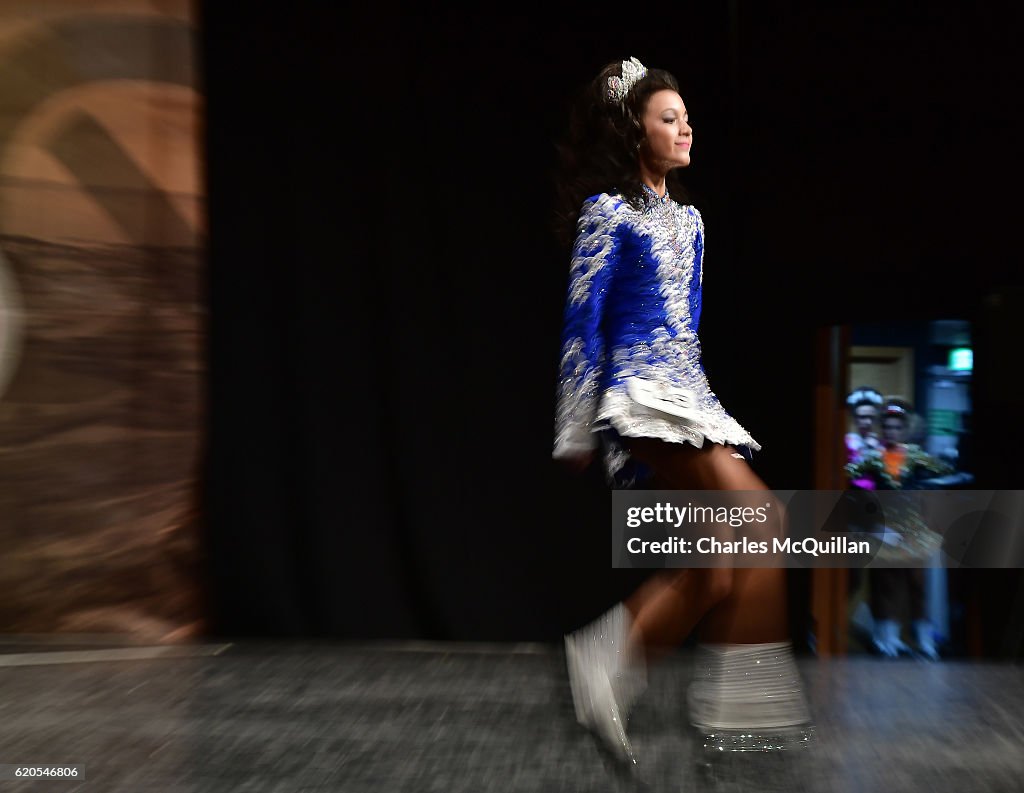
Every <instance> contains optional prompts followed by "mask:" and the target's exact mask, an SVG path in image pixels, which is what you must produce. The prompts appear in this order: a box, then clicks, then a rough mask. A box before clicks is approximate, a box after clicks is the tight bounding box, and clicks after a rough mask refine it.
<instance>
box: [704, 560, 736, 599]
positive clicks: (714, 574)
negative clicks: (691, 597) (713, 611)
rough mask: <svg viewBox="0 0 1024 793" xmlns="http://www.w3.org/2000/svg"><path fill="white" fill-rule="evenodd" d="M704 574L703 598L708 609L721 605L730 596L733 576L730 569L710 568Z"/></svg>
mask: <svg viewBox="0 0 1024 793" xmlns="http://www.w3.org/2000/svg"><path fill="white" fill-rule="evenodd" d="M704 572H705V582H704V584H705V585H704V596H705V597H706V598H707V601H708V606H709V607H710V606H714V605H716V604H718V603H721V602H722V601H723V600H725V599H726V598H727V597H729V595H731V594H732V590H733V583H734V575H733V570H732V568H731V567H712V568H708V569H707V570H705V571H704Z"/></svg>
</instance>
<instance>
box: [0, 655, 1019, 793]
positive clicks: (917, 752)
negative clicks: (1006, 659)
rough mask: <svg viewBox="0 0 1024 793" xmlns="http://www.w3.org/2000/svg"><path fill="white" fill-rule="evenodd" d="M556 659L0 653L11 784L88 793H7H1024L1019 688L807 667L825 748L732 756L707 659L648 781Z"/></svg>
mask: <svg viewBox="0 0 1024 793" xmlns="http://www.w3.org/2000/svg"><path fill="white" fill-rule="evenodd" d="M563 663H564V662H563V657H562V652H561V648H560V647H552V646H546V645H470V644H433V643H402V644H372V645H371V644H358V645H357V644H258V643H241V644H202V645H192V646H164V647H146V646H139V645H130V646H114V645H113V643H111V642H109V641H107V642H104V641H102V640H97V641H94V642H92V644H86V643H82V642H78V641H74V640H68V639H63V640H61V641H60V642H59V644H58V643H57V642H45V641H41V640H37V641H34V642H31V643H29V642H27V641H26V642H25V643H21V644H19V643H18V642H16V641H13V640H12V639H11V638H10V637H8V638H7V639H6V640H5V641H4V642H3V644H2V646H0V747H2V750H0V764H8V765H10V764H43V763H46V764H64V765H70V764H78V765H80V766H82V767H84V773H85V779H84V781H69V780H50V779H47V780H38V781H34V782H0V791H2V790H6V789H8V788H9V789H10V790H12V791H25V790H41V791H42V790H45V791H48V792H52V793H57V792H59V793H70V792H71V791H102V793H115V791H132V792H133V793H138V792H139V791H160V792H161V793H185V792H186V791H187V792H188V793H199V792H206V791H209V793H221V792H222V791H223V792H224V793H226V792H227V791H233V792H235V791H237V792H239V793H241V792H243V791H252V792H253V793H256V791H280V792H281V793H298V792H299V791H346V793H358V792H361V791H387V793H395V792H396V791H438V792H439V793H440V792H441V791H445V792H447V791H467V792H469V791H472V793H484V792H485V791H492V790H493V791H523V792H524V793H525V792H526V791H544V792H545V793H547V792H548V791H559V792H561V791H609V790H672V791H704V790H715V791H739V790H758V791H766V790H782V789H785V790H788V791H794V793H796V792H797V791H864V792H865V793H868V792H870V793H874V791H886V793H895V792H896V791H927V792H928V793H945V792H946V791H950V792H951V793H952V791H956V792H957V793H961V792H962V791H1006V792H1007V793H1011V791H1012V792H1013V793H1019V791H1021V790H1022V789H1024V668H1022V667H1021V666H1013V665H1010V664H992V663H937V664H926V663H922V662H917V661H881V660H877V659H873V658H856V659H843V660H832V661H822V660H817V659H814V658H806V659H801V661H800V668H801V671H802V673H803V675H804V679H805V681H806V684H807V693H808V698H809V700H810V702H811V707H812V709H813V712H814V716H815V721H816V724H817V730H818V740H817V742H816V743H815V745H813V746H812V747H811V748H809V749H805V750H799V751H795V752H789V753H783V754H782V755H772V756H764V755H759V756H758V755H745V756H742V757H740V756H735V755H734V756H732V757H729V758H724V759H723V760H722V761H721V762H720V763H719V764H718V765H716V766H715V767H714V768H713V769H712V771H711V772H710V773H708V771H707V769H706V768H703V767H702V766H701V765H700V764H699V763H698V762H697V759H698V754H699V753H698V752H696V750H695V744H694V740H693V737H692V736H691V735H690V734H689V732H688V731H687V728H686V720H685V705H684V702H685V699H684V695H685V690H686V686H687V684H688V682H689V679H690V675H691V671H692V659H691V657H690V655H689V654H688V653H685V652H682V653H679V654H678V655H676V656H674V657H672V658H670V659H668V660H667V661H665V662H664V663H663V664H661V665H660V666H658V667H656V668H655V669H654V670H653V671H652V674H651V681H650V682H651V686H650V689H649V690H648V692H647V695H646V696H645V697H644V699H643V700H642V701H641V703H640V705H639V706H638V707H637V709H636V710H635V712H634V713H633V716H632V718H631V720H630V729H629V732H630V735H631V736H632V737H633V740H634V744H635V749H636V751H637V754H638V756H639V758H640V760H641V761H642V763H643V768H642V778H641V779H639V780H637V779H633V778H629V777H625V776H622V775H617V774H616V773H614V770H613V769H611V768H610V767H609V766H608V765H607V764H606V761H605V759H604V758H603V756H602V755H601V754H600V753H599V752H598V751H597V749H596V748H595V745H594V743H593V741H592V740H591V738H590V737H589V736H588V735H587V734H586V733H584V732H583V730H582V729H581V728H580V727H579V726H578V725H577V724H576V723H575V720H574V718H573V712H572V705H571V701H570V699H569V692H568V686H567V683H566V680H565V673H564V666H563Z"/></svg>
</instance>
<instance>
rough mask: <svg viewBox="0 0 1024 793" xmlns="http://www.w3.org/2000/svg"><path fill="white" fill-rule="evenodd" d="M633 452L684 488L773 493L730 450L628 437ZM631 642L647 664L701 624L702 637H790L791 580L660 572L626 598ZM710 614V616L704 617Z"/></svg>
mask: <svg viewBox="0 0 1024 793" xmlns="http://www.w3.org/2000/svg"><path fill="white" fill-rule="evenodd" d="M626 441H627V444H628V446H629V450H630V453H631V454H632V455H633V456H635V457H636V458H637V459H638V460H640V461H641V462H643V463H645V464H646V465H648V466H649V467H650V468H652V469H653V470H654V471H655V472H656V475H657V476H658V478H659V479H660V480H661V481H662V482H663V483H665V484H666V485H667V486H668V487H671V488H673V489H677V490H733V491H748V492H749V491H767V490H768V488H767V486H766V485H765V484H764V482H762V481H761V479H760V478H759V477H758V476H757V475H756V474H755V473H754V472H753V471H752V470H751V469H750V467H749V466H748V465H747V463H746V461H745V460H743V459H742V458H739V457H737V456H736V452H735V451H734V450H733V449H731V448H730V447H726V446H721V445H718V444H708V445H706V446H705V447H704V448H702V449H697V448H695V447H691V446H686V445H681V444H668V443H664V442H662V441H658V440H654V439H650V438H630V439H626ZM626 607H627V608H628V609H629V611H630V613H631V614H632V616H633V625H632V629H631V633H630V641H631V642H632V643H634V645H635V646H642V647H643V648H644V652H645V655H646V658H647V660H648V661H650V660H655V659H657V658H658V657H660V656H661V655H664V654H665V653H666V652H669V651H671V650H672V649H673V648H674V647H676V646H677V645H678V644H679V643H680V642H681V641H682V640H683V639H685V638H686V636H688V635H689V634H690V632H691V631H692V630H693V629H694V627H695V626H696V625H697V623H698V622H700V621H701V620H702V618H704V621H703V624H702V626H701V640H702V641H705V642H714V643H734V644H748V643H750V644H753V643H759V642H771V641H780V640H784V639H787V638H788V635H789V630H788V624H787V610H786V575H785V570H783V569H778V568H755V569H735V570H733V569H729V568H721V569H719V568H702V569H696V568H695V569H686V570H678V571H673V572H670V573H662V574H658V575H655V576H654V577H653V578H652V579H650V580H649V581H647V582H646V583H645V584H644V585H643V586H641V587H640V588H639V589H638V590H637V591H636V592H635V593H634V594H633V595H632V596H631V597H630V598H629V599H627V601H626ZM705 616H706V618H705Z"/></svg>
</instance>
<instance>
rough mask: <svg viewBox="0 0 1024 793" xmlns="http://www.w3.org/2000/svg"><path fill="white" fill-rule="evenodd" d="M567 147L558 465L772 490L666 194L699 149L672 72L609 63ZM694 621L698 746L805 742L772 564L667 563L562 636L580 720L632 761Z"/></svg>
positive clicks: (698, 252) (670, 482)
mask: <svg viewBox="0 0 1024 793" xmlns="http://www.w3.org/2000/svg"><path fill="white" fill-rule="evenodd" d="M569 137H570V140H569V143H568V145H567V146H566V147H564V149H563V152H562V154H563V163H562V166H563V169H562V181H561V183H560V190H561V197H562V199H563V202H564V204H565V211H564V213H563V218H564V220H565V221H566V223H567V227H568V228H567V234H566V236H567V238H569V239H571V238H573V237H574V243H573V247H572V265H571V271H570V279H569V294H568V300H567V306H566V311H565V327H564V332H563V339H562V342H563V346H562V359H561V373H560V381H559V394H558V409H557V419H556V440H555V447H554V457H555V458H556V459H559V460H563V461H566V462H567V463H568V464H569V465H571V467H573V468H575V469H577V470H579V469H582V468H585V467H586V466H587V465H588V464H589V463H590V462H591V461H592V460H593V457H594V454H595V452H596V450H597V448H598V447H599V446H602V447H603V449H604V452H605V454H604V458H605V464H606V467H607V471H608V473H609V475H610V476H611V477H622V476H624V475H629V476H635V474H636V473H637V471H638V470H642V469H646V470H647V471H649V472H651V473H653V475H654V476H655V477H656V478H657V480H659V481H660V483H661V484H662V485H664V486H665V487H666V488H671V489H679V490H734V491H765V490H767V488H766V486H765V485H764V483H763V482H761V480H760V479H759V478H758V477H757V476H756V475H755V474H754V473H753V472H752V470H751V469H750V468H749V467H748V465H747V463H746V461H745V460H744V457H743V455H741V454H740V453H739V452H738V451H737V448H739V449H743V450H744V451H746V452H747V453H749V450H757V449H759V448H760V447H759V446H758V444H757V443H756V442H755V441H754V439H753V438H752V437H751V436H750V434H749V433H748V432H747V431H746V430H745V429H744V428H743V427H741V426H740V425H739V423H737V422H736V420H735V419H733V418H732V417H731V416H730V415H729V414H728V413H726V411H725V410H724V409H723V408H722V406H721V404H720V403H719V401H718V399H717V397H716V396H715V394H714V393H713V392H712V391H711V389H710V387H709V385H708V382H707V379H706V377H705V374H704V370H703V367H702V365H701V356H700V343H699V340H698V338H697V325H698V322H699V320H700V311H701V285H702V280H703V279H702V276H703V272H702V270H703V264H704V225H703V221H702V220H701V216H700V213H699V212H698V211H697V209H696V208H695V207H693V206H689V205H687V204H683V203H679V202H677V201H676V200H675V199H674V196H679V197H681V196H682V195H683V192H682V189H681V186H680V185H679V183H678V180H677V170H678V169H680V168H684V167H686V166H687V165H689V164H690V157H691V147H692V145H693V129H692V128H691V126H690V124H689V118H688V115H687V109H686V105H685V104H684V103H683V100H682V98H681V97H680V95H679V90H678V84H677V83H676V80H675V78H674V77H673V76H672V75H671V74H669V73H668V72H665V71H661V70H649V69H647V68H646V67H644V66H643V64H641V63H640V62H639V61H638V60H636V59H635V58H631V59H630V60H628V61H623V62H621V63H613V64H610V65H608V66H606V67H605V68H604V69H603V70H602V71H601V73H600V74H599V75H598V76H597V78H596V79H595V80H594V81H593V83H592V84H591V86H590V88H589V90H588V91H587V93H586V94H585V96H584V99H583V102H582V104H581V106H580V107H579V108H578V109H577V111H576V114H575V116H574V119H573V123H572V126H571V130H570V136H569ZM581 206H582V209H581V208H580V207H581ZM570 229H571V230H570ZM652 394H654V395H655V397H656V399H655V400H653V401H652V399H651V398H650V397H651V395H652ZM658 400H660V401H658ZM669 403H674V405H670V406H669V407H661V408H659V407H658V406H659V405H662V406H665V405H666V404H669ZM652 405H654V406H655V407H653V408H652V407H651V406H652ZM637 463H639V464H640V467H639V468H638V466H637ZM698 622H700V623H701V632H700V639H701V641H702V647H701V650H702V652H701V663H700V665H699V674H698V678H699V680H698V683H696V684H695V685H694V686H691V689H690V692H689V704H690V717H691V721H692V722H693V723H694V724H695V725H696V726H697V727H698V728H699V730H700V731H702V732H703V733H704V735H705V736H706V745H707V743H709V742H710V743H713V744H717V746H718V748H737V749H747V748H769V747H773V746H781V745H783V744H786V745H788V743H789V742H790V741H795V742H797V743H799V742H802V741H805V740H806V739H807V738H808V737H809V735H810V728H809V726H808V725H809V717H808V713H807V708H806V703H805V701H804V698H803V694H802V689H801V686H800V681H799V675H798V673H797V670H796V667H795V664H794V662H793V658H792V650H791V646H790V643H789V629H788V625H787V620H786V590H785V570H783V569H778V568H761V569H730V568H727V567H726V568H722V567H719V568H710V569H688V570H681V571H673V572H664V571H663V572H661V573H659V574H656V575H655V576H654V577H653V578H651V579H650V580H649V581H647V582H646V583H645V584H644V585H643V586H641V587H640V589H639V590H638V591H636V592H635V593H634V594H633V595H632V596H631V597H630V598H628V600H627V602H626V603H624V604H621V603H620V604H618V605H616V606H615V607H614V608H612V609H611V610H610V611H609V612H608V613H606V614H605V615H603V616H602V617H600V618H598V619H597V620H596V621H595V622H594V623H592V624H591V625H588V626H586V627H584V628H581V629H580V630H578V631H576V632H575V633H573V634H571V635H569V636H567V637H566V655H567V663H568V668H569V676H570V683H571V686H572V692H573V700H574V705H575V708H576V716H577V719H578V720H579V722H580V723H581V724H583V725H584V726H585V727H587V728H589V729H590V730H592V731H593V732H594V733H595V734H596V735H597V736H598V737H599V738H600V739H601V740H602V741H603V742H604V744H605V745H606V746H607V747H608V748H609V749H611V750H612V751H613V752H615V754H616V755H617V756H618V757H619V758H621V759H622V760H624V761H626V762H628V763H635V762H636V758H635V756H634V754H633V751H632V747H631V745H630V742H629V739H628V737H627V736H626V732H625V720H626V718H627V717H628V711H629V709H630V707H631V706H632V705H633V703H634V702H635V700H636V699H637V697H638V696H639V695H640V693H641V692H642V691H643V689H644V687H645V682H646V667H647V665H648V664H649V663H650V662H651V661H653V660H655V659H656V658H658V657H659V656H661V655H662V654H664V653H665V652H666V651H668V650H670V649H671V648H673V647H674V646H676V645H678V644H679V643H680V642H681V641H682V640H683V639H685V638H686V636H687V635H688V634H689V633H690V632H691V631H692V630H693V629H694V627H695V626H696V625H697V624H698Z"/></svg>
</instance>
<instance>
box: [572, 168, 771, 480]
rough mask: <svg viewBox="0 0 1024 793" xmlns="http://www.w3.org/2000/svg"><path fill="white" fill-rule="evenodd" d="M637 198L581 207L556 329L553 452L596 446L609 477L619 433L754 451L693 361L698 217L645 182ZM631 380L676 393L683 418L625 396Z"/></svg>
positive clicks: (620, 451) (600, 199)
mask: <svg viewBox="0 0 1024 793" xmlns="http://www.w3.org/2000/svg"><path fill="white" fill-rule="evenodd" d="M641 203H642V206H641V208H640V209H639V210H638V209H636V208H635V207H634V206H632V205H631V204H630V203H629V202H628V201H626V199H625V198H623V197H622V195H620V194H616V193H611V194H609V193H602V194H601V195H597V196H593V197H591V198H588V199H587V200H586V201H585V202H584V205H583V209H582V211H581V213H580V218H579V222H578V224H577V237H576V243H575V245H574V246H573V254H572V267H571V270H570V275H569V294H568V299H567V301H566V309H565V326H564V330H563V333H562V359H561V372H560V377H559V389H558V408H557V418H556V426H555V446H554V453H553V456H554V457H555V458H556V459H557V458H565V457H572V456H574V455H577V454H579V453H581V452H589V451H591V450H595V449H596V448H597V447H598V446H600V445H602V443H601V441H603V446H604V449H605V464H606V467H607V470H608V474H609V476H613V475H615V474H616V473H617V472H618V471H619V469H621V468H622V467H623V465H625V463H626V462H628V455H627V453H626V451H625V449H624V447H623V445H622V444H621V443H620V442H619V441H618V438H619V437H620V436H628V437H649V438H660V439H662V440H664V441H669V442H671V443H690V444H693V445H694V446H697V447H698V448H699V447H702V446H703V445H704V442H705V441H710V442H713V443H721V444H727V445H732V446H737V447H741V448H744V449H745V450H753V451H756V450H758V449H760V448H761V447H760V445H759V444H758V443H757V442H756V441H755V440H754V439H753V438H752V437H751V436H750V433H748V432H747V431H746V430H745V429H744V428H743V427H741V426H740V425H739V423H738V422H737V421H736V420H735V419H734V418H733V417H732V416H730V415H729V414H728V413H726V412H725V409H724V408H723V407H722V406H721V404H720V403H719V401H718V398H717V397H716V396H715V394H714V392H712V390H711V387H710V386H709V385H708V381H707V377H706V376H705V374H704V368H703V366H702V364H701V352H700V340H699V339H698V338H697V326H698V323H699V322H700V309H701V284H702V281H703V278H702V276H703V269H702V267H703V262H704V223H703V221H702V220H701V216H700V213H699V212H698V211H697V209H696V208H695V207H692V206H683V205H680V204H677V203H676V202H675V201H673V200H672V199H671V198H670V197H669V196H668V194H667V193H666V195H665V196H664V197H659V196H658V195H657V194H656V193H655V192H654V191H653V190H651V189H650V188H648V187H646V186H645V188H644V194H643V198H642V202H641ZM630 378H642V379H643V380H645V381H649V382H653V383H655V384H658V386H659V387H662V386H663V387H668V388H683V389H686V390H687V391H688V392H689V393H690V394H692V396H693V398H694V409H693V411H691V413H690V414H689V415H688V416H687V418H685V419H684V418H679V417H677V416H673V415H667V414H665V413H660V412H658V411H651V410H650V409H648V408H647V407H645V406H644V405H641V404H638V403H637V402H636V401H635V400H634V399H633V397H632V396H631V394H630V391H629V389H628V388H627V381H628V380H629V379H630ZM599 436H600V438H599Z"/></svg>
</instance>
